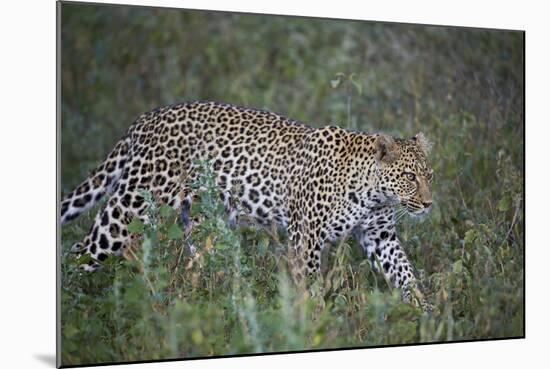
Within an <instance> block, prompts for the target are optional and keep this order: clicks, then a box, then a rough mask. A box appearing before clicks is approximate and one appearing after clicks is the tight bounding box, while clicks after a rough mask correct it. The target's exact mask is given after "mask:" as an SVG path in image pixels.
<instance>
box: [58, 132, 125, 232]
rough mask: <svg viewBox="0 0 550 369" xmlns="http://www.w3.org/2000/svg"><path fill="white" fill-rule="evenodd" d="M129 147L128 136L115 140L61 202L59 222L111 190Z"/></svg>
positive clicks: (80, 210) (83, 210) (80, 211)
mask: <svg viewBox="0 0 550 369" xmlns="http://www.w3.org/2000/svg"><path fill="white" fill-rule="evenodd" d="M129 148H130V138H129V137H128V136H126V137H124V138H122V139H121V140H120V141H118V142H117V144H116V145H115V148H114V149H113V150H112V151H111V153H110V154H109V155H108V156H107V158H106V159H105V160H104V161H103V162H102V163H101V164H100V165H99V166H98V167H97V168H95V169H94V170H93V171H92V172H91V173H90V175H89V176H88V178H86V179H85V180H84V182H82V183H81V184H80V185H79V186H78V187H77V188H75V189H74V190H73V191H72V192H71V193H70V194H68V195H67V196H66V197H65V198H64V199H63V201H62V202H61V224H62V225H63V224H65V223H67V222H69V221H71V220H73V219H74V218H76V217H78V216H79V215H80V214H82V213H83V212H85V211H86V210H88V209H89V208H91V207H92V206H94V205H95V204H96V203H97V202H98V201H99V200H100V199H101V198H102V197H103V195H104V194H105V193H106V192H108V193H110V192H112V190H113V189H114V188H115V185H116V183H117V182H118V180H119V178H120V176H121V175H122V171H123V169H124V165H125V163H126V161H127V157H128V151H129Z"/></svg>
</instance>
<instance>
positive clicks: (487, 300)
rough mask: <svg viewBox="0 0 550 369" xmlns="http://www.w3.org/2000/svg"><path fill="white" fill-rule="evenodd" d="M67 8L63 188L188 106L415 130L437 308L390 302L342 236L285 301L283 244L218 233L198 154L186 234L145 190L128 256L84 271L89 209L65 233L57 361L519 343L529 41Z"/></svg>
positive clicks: (270, 235) (483, 34) (418, 233)
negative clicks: (145, 123) (136, 121)
mask: <svg viewBox="0 0 550 369" xmlns="http://www.w3.org/2000/svg"><path fill="white" fill-rule="evenodd" d="M62 7H63V10H62V23H63V30H62V40H63V41H62V48H61V54H62V55H61V56H62V65H63V71H62V76H61V79H62V111H61V114H62V116H61V117H62V143H61V145H62V151H61V152H62V166H61V180H62V188H63V190H65V191H68V190H71V189H72V188H74V186H75V185H77V184H78V183H79V182H80V181H81V180H82V179H83V178H84V177H85V176H86V175H87V173H88V172H89V171H90V170H91V169H93V168H94V167H95V166H96V165H97V164H98V163H99V162H100V161H101V160H102V159H103V158H104V157H105V155H106V154H107V153H108V152H109V150H110V149H111V148H112V146H113V145H114V143H115V141H116V140H117V139H118V137H120V136H121V135H122V134H123V133H124V132H125V130H126V129H127V128H128V126H129V124H130V123H131V121H132V119H133V118H135V117H136V116H137V115H138V114H140V113H141V112H143V111H146V110H148V109H151V108H154V107H157V106H161V105H166V104H170V103H174V102H178V101H184V100H193V99H204V100H209V99H210V100H219V101H224V102H229V103H234V104H240V105H244V106H251V107H257V108H267V109H269V110H272V111H275V112H279V113H282V114H285V115H287V116H288V117H290V118H294V119H299V120H301V121H304V122H306V123H308V124H311V125H314V126H321V125H325V124H328V123H333V124H339V125H341V126H343V127H348V128H352V129H358V130H363V131H371V132H374V131H384V132H387V133H390V134H394V135H396V136H400V137H410V136H412V135H414V134H415V133H417V132H418V131H423V132H424V133H425V134H426V136H427V137H428V138H429V139H431V140H432V141H433V142H434V147H433V151H432V154H431V156H430V160H431V163H432V166H433V169H434V172H435V182H434V200H435V203H434V208H433V209H432V211H431V213H430V214H429V215H428V216H427V217H425V218H423V219H420V220H417V219H405V220H404V221H403V222H402V224H400V226H399V228H400V238H401V240H402V241H403V243H404V245H405V249H406V251H407V253H408V255H409V257H410V259H411V261H412V263H413V265H414V266H415V268H416V270H417V272H418V274H419V276H420V277H421V283H422V285H423V286H422V287H423V288H424V290H425V292H426V296H427V298H428V300H430V301H431V302H432V303H433V304H434V305H435V306H436V307H437V309H438V310H439V313H438V314H434V315H431V316H430V315H426V314H422V313H421V312H420V311H419V310H418V309H416V308H414V307H412V306H409V305H406V304H403V303H401V302H400V299H399V291H396V290H393V289H392V288H390V287H389V286H388V285H387V284H386V281H385V280H384V279H383V278H382V277H381V276H379V275H377V274H376V273H374V271H373V270H372V269H371V267H370V265H369V264H368V262H366V261H365V260H364V258H363V257H362V255H361V254H360V253H359V251H358V250H357V248H356V246H355V244H354V242H353V241H351V240H344V241H343V242H342V243H341V244H340V245H333V246H331V247H327V251H326V252H324V255H323V268H324V269H323V275H324V280H323V281H322V283H321V284H318V285H317V286H316V287H315V289H314V290H313V291H312V292H311V293H310V294H304V293H303V292H302V291H298V290H296V289H295V288H294V286H293V285H292V284H291V283H290V282H289V280H288V276H287V273H286V272H285V267H286V246H285V245H286V240H285V236H284V235H279V234H277V233H276V232H274V231H273V230H270V229H262V228H260V227H257V226H255V225H253V224H252V225H248V226H242V227H239V228H238V229H231V228H229V227H228V225H227V224H228V223H227V219H226V218H227V215H226V213H225V210H224V209H223V205H222V204H221V203H220V201H219V200H218V199H219V194H218V193H217V189H216V187H215V185H214V178H213V174H212V169H211V167H210V165H209V163H207V162H202V163H199V164H200V167H201V168H202V175H201V176H199V178H198V180H197V183H195V184H194V185H195V186H196V188H200V189H201V191H200V193H199V198H198V200H197V201H195V202H194V204H193V206H192V209H191V216H192V217H194V218H198V220H199V222H198V224H197V225H196V226H195V227H194V228H193V230H192V231H191V233H190V234H186V233H185V232H184V231H183V230H182V229H181V228H180V225H179V224H178V219H177V218H178V214H177V213H176V212H175V211H174V210H173V209H171V208H170V207H168V206H166V205H163V204H160V203H157V202H156V201H155V199H154V198H153V197H152V195H151V194H150V193H146V192H145V193H142V195H143V196H144V198H145V201H146V202H147V204H148V205H149V206H148V211H147V214H146V217H145V219H144V220H139V219H134V220H132V222H131V223H130V225H129V230H130V232H131V233H132V234H133V236H134V237H136V239H137V240H136V242H135V244H134V245H133V247H131V248H130V249H129V250H128V251H127V252H126V253H125V257H124V258H109V259H107V261H106V262H105V263H104V265H103V268H101V269H100V270H99V271H97V272H95V273H91V274H88V273H82V272H80V271H79V270H78V265H77V264H78V262H76V261H75V260H74V258H73V257H72V256H71V254H70V253H69V249H70V245H72V244H73V243H74V242H77V241H80V240H82V238H83V237H84V236H85V234H86V232H87V230H88V229H89V227H90V225H91V223H92V220H93V216H94V215H95V213H96V211H97V209H92V210H91V211H89V212H88V213H86V214H84V215H83V216H81V217H79V218H78V219H77V220H75V221H74V222H72V223H71V224H69V225H68V226H65V227H64V228H63V229H62V243H63V250H64V252H63V255H62V271H61V276H62V294H61V309H62V314H61V317H62V362H63V364H66V365H68V364H86V363H104V362H114V361H128V360H147V359H164V358H175V357H183V358H186V357H197V356H209V355H224V354H238V353H250V352H272V351H285V350H302V349H320V348H333V347H344V346H346V347H350V346H372V345H386V344H398V343H413V342H431V341H445V340H463V339H473V338H497V337H517V336H521V335H522V334H523V329H524V321H523V314H524V306H523V295H524V291H523V252H524V243H523V237H524V218H523V208H524V204H523V196H522V195H523V189H524V184H523V170H524V168H523V154H524V148H523V144H522V142H523V95H522V88H523V69H522V63H523V38H522V35H521V34H519V33H513V32H495V31H484V30H474V29H449V28H439V27H425V26H422V27H419V26H412V25H395V24H377V23H367V22H351V23H350V22H340V21H330V20H316V19H302V18H283V17H266V16H247V15H234V14H222V13H202V12H184V11H175V10H155V9H148V8H132V9H128V8H121V7H98V6H95V5H86V6H80V5H79V6H77V5H74V4H63V6H62ZM266 40H269V42H266ZM98 206H101V204H100V205H98Z"/></svg>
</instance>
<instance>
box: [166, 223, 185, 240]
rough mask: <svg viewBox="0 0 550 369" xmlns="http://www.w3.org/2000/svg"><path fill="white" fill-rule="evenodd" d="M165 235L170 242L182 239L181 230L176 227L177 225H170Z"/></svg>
mask: <svg viewBox="0 0 550 369" xmlns="http://www.w3.org/2000/svg"><path fill="white" fill-rule="evenodd" d="M166 234H167V236H168V238H169V239H171V240H179V239H181V238H182V237H183V231H182V230H181V228H180V227H179V226H178V224H177V223H174V224H172V225H171V226H170V227H169V228H168V231H167V232H166Z"/></svg>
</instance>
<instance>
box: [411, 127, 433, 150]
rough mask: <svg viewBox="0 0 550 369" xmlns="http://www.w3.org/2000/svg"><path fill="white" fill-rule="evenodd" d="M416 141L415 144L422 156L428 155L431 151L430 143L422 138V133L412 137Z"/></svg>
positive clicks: (424, 137)
mask: <svg viewBox="0 0 550 369" xmlns="http://www.w3.org/2000/svg"><path fill="white" fill-rule="evenodd" d="M413 138H414V140H415V141H416V144H417V145H418V147H419V148H420V150H422V152H423V153H424V155H428V154H429V153H430V151H431V150H432V146H433V145H432V143H431V142H430V141H429V140H428V139H427V138H426V136H424V133H422V132H418V133H417V134H416V136H414V137H413Z"/></svg>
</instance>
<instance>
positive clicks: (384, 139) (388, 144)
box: [374, 133, 399, 164]
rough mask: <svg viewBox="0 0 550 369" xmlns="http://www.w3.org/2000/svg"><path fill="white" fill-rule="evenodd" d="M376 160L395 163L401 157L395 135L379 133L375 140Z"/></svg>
mask: <svg viewBox="0 0 550 369" xmlns="http://www.w3.org/2000/svg"><path fill="white" fill-rule="evenodd" d="M374 146H375V148H376V161H377V162H379V163H380V162H382V163H386V164H390V163H393V162H394V161H395V160H397V158H398V157H399V147H398V146H397V143H396V142H395V140H394V139H393V137H391V136H388V135H386V134H383V133H382V134H379V135H378V136H377V137H376V140H375V141H374Z"/></svg>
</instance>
